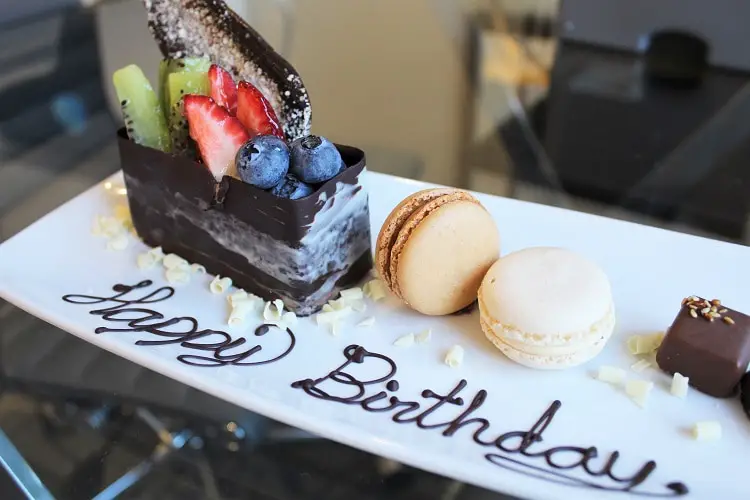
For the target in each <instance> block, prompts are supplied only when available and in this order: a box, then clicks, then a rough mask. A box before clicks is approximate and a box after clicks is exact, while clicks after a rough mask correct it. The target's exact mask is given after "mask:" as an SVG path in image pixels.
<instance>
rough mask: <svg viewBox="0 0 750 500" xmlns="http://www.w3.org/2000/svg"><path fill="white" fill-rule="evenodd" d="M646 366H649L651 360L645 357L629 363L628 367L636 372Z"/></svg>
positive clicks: (639, 371)
mask: <svg viewBox="0 0 750 500" xmlns="http://www.w3.org/2000/svg"><path fill="white" fill-rule="evenodd" d="M648 368H651V361H649V360H647V359H639V360H638V361H636V362H635V363H633V364H632V365H630V369H631V370H633V371H634V372H636V373H642V372H644V371H645V370H646V369H648Z"/></svg>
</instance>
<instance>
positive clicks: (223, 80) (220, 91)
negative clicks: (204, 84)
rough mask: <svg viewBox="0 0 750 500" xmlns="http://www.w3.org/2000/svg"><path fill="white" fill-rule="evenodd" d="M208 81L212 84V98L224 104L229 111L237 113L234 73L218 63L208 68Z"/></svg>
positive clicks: (220, 104) (232, 113)
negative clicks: (230, 72) (231, 73)
mask: <svg viewBox="0 0 750 500" xmlns="http://www.w3.org/2000/svg"><path fill="white" fill-rule="evenodd" d="M208 81H209V83H210V84H211V98H212V99H213V100H214V101H216V104H218V105H219V106H224V108H226V110H227V111H229V113H230V114H231V115H232V116H234V115H236V114H237V86H236V85H235V84H234V80H233V79H232V75H230V74H229V72H228V71H227V70H225V69H224V68H222V67H221V66H217V65H216V64H212V65H211V67H210V68H209V69H208Z"/></svg>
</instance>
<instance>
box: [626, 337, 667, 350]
mask: <svg viewBox="0 0 750 500" xmlns="http://www.w3.org/2000/svg"><path fill="white" fill-rule="evenodd" d="M663 340H664V332H657V333H651V334H646V335H633V336H631V337H630V338H628V341H627V342H628V351H630V354H635V355H638V354H650V353H652V352H654V351H656V350H657V349H658V348H659V346H660V345H661V343H662V341H663Z"/></svg>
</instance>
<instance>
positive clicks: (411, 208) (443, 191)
mask: <svg viewBox="0 0 750 500" xmlns="http://www.w3.org/2000/svg"><path fill="white" fill-rule="evenodd" d="M456 191H457V190H456V189H454V188H433V189H424V190H422V191H418V192H416V193H414V194H412V195H411V196H408V197H406V198H404V199H403V200H402V201H401V203H399V204H398V205H396V207H395V208H394V209H393V210H392V211H391V213H390V215H388V217H387V218H386V220H385V222H384V223H383V226H382V227H381V228H380V233H379V234H378V239H377V242H376V244H375V266H376V269H377V271H378V274H379V275H380V277H381V279H382V280H383V281H384V282H385V284H386V285H387V286H388V287H390V286H391V270H390V259H391V248H392V247H393V245H394V243H395V242H396V238H397V237H398V233H399V231H400V230H401V228H402V226H403V225H404V223H405V222H406V221H407V220H408V219H409V217H411V216H412V214H413V213H414V212H415V211H416V210H417V209H419V208H420V207H423V206H424V205H425V204H426V203H428V202H430V201H432V200H434V199H436V198H439V197H441V196H444V195H447V194H452V193H455V192H456Z"/></svg>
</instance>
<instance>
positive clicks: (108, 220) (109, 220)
mask: <svg viewBox="0 0 750 500" xmlns="http://www.w3.org/2000/svg"><path fill="white" fill-rule="evenodd" d="M91 232H92V234H94V236H103V237H105V238H114V237H116V236H119V235H120V234H122V233H125V232H126V228H125V227H124V226H123V225H122V223H121V222H120V221H119V220H117V219H116V218H115V217H108V216H105V215H99V216H97V217H95V218H94V225H93V227H92V228H91Z"/></svg>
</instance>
